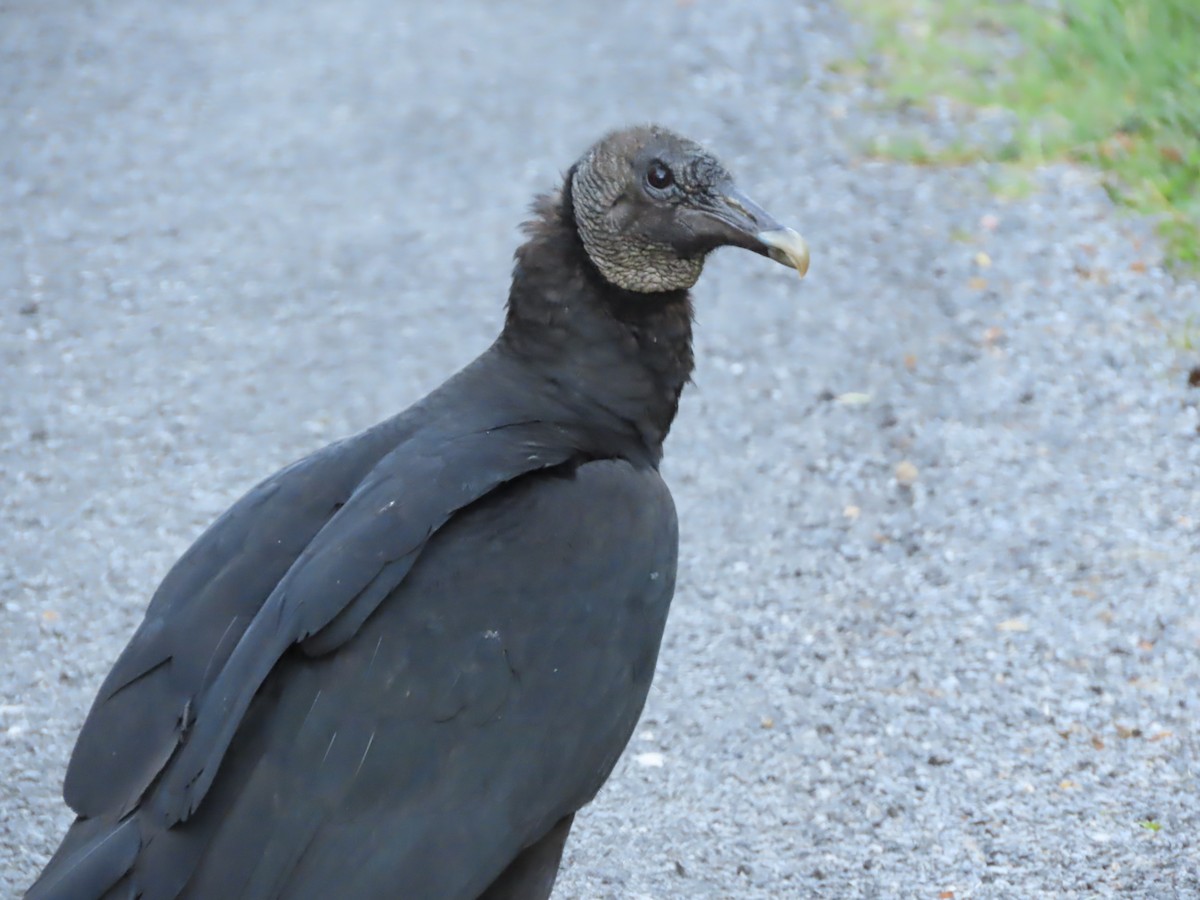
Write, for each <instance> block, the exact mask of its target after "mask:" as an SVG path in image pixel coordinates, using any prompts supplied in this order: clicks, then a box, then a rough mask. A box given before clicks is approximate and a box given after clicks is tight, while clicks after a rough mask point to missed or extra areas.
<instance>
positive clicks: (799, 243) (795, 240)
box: [757, 228, 809, 278]
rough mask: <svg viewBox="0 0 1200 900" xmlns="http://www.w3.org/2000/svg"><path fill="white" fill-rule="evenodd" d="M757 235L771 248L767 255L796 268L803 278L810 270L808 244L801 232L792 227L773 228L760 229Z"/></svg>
mask: <svg viewBox="0 0 1200 900" xmlns="http://www.w3.org/2000/svg"><path fill="white" fill-rule="evenodd" d="M757 237H758V239H759V240H760V241H762V243H764V244H766V245H767V246H768V247H769V248H770V249H769V250H768V251H767V255H768V256H770V257H771V259H773V260H775V262H777V263H782V264H783V265H785V266H790V267H791V268H793V269H795V270H796V271H797V272H799V273H800V277H801V278H803V277H804V276H805V274H806V273H807V272H808V261H809V254H808V244H807V242H805V240H804V238H802V237H801V236H800V234H799V232H797V231H794V230H792V229H791V228H773V229H771V230H770V231H760V232H759V233H758V235H757Z"/></svg>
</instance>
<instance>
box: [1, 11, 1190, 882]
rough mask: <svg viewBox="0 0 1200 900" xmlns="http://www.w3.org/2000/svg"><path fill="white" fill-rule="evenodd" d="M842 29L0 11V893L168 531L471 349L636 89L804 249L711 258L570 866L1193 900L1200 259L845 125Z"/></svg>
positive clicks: (560, 16)
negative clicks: (620, 664)
mask: <svg viewBox="0 0 1200 900" xmlns="http://www.w3.org/2000/svg"><path fill="white" fill-rule="evenodd" d="M853 39H854V31H853V29H852V27H851V24H850V23H849V22H848V21H847V19H846V18H845V16H844V14H843V13H842V12H841V11H840V10H839V8H837V7H836V6H834V5H830V4H829V3H826V2H824V0H811V2H806V3H796V2H782V0H780V2H748V3H738V4H733V3H725V4H718V3H713V2H708V0H694V2H685V0H679V2H668V0H654V2H646V0H641V2H614V3H610V4H594V3H587V2H582V0H578V2H568V0H559V2H555V3H549V2H534V0H528V2H520V3H515V2H514V3H494V2H493V3H484V2H474V0H461V2H453V3H443V4H433V3H426V4H416V3H405V4H388V3H383V2H378V0H336V2H335V0H310V2H307V3H305V4H302V5H296V4H260V3H253V2H250V0H241V2H227V0H214V2H209V3H205V4H172V5H169V6H163V5H162V4H160V3H152V2H149V0H112V2H108V3H104V4H82V3H68V2H65V0H16V2H9V3H0V86H2V87H3V93H2V94H0V320H2V327H0V544H2V546H3V549H2V551H0V624H2V630H0V684H2V692H0V894H2V895H3V896H16V895H18V894H19V892H20V891H21V889H22V888H23V887H24V886H26V885H27V884H28V883H29V881H30V880H31V879H32V878H33V876H34V875H35V873H36V872H37V870H38V868H39V866H40V865H41V864H42V863H43V862H44V860H45V859H46V858H47V856H48V855H49V853H50V852H51V850H52V849H53V847H54V846H55V845H56V843H57V841H58V839H59V836H60V835H61V833H62V831H63V830H64V829H65V827H66V825H67V822H68V820H69V816H68V814H67V812H66V810H65V807H64V806H63V804H62V803H61V801H60V799H59V786H60V783H61V778H62V774H63V770H64V766H65V764H66V760H67V757H68V754H69V752H70V748H71V745H72V742H73V739H74V735H75V733H76V731H77V729H78V727H79V725H80V724H81V722H82V719H83V715H84V713H85V712H86V709H87V706H88V704H89V703H90V701H91V698H92V695H93V693H94V691H95V690H96V688H97V687H98V685H99V682H100V680H101V678H102V676H103V675H104V673H105V672H106V671H107V669H108V667H109V666H110V665H111V663H112V662H113V660H114V659H115V657H116V655H117V653H118V652H119V650H120V649H121V647H122V646H123V644H124V642H125V640H126V639H127V637H128V635H129V634H130V633H131V632H132V630H133V628H134V627H135V625H136V624H137V622H138V621H139V619H140V616H141V612H142V610H143V608H144V606H145V603H146V601H147V599H148V597H149V594H150V592H151V590H152V589H153V588H154V586H155V585H156V584H157V582H158V580H159V579H160V578H161V577H162V575H163V574H164V573H165V571H166V569H167V567H168V566H169V565H170V563H171V562H173V561H174V559H175V558H176V557H177V556H178V555H179V554H180V553H181V552H182V551H183V550H184V549H185V548H186V547H187V545H188V544H189V543H190V542H191V541H192V540H193V539H194V538H195V537H196V536H197V534H198V533H199V532H200V530H201V529H202V528H203V527H204V526H205V525H206V524H207V523H208V522H209V521H210V520H211V519H212V518H213V517H214V516H215V515H216V514H217V513H219V512H220V511H221V510H222V509H224V508H225V507H226V506H227V505H228V504H229V503H230V502H231V501H233V500H234V499H235V498H236V497H237V496H239V495H240V494H241V493H242V492H243V491H244V490H245V489H247V488H248V487H249V486H250V485H251V484H253V483H254V482H256V481H257V480H259V478H260V477H262V476H264V475H265V474H267V473H269V472H271V471H273V470H274V469H275V468H277V467H278V466H280V465H282V464H284V463H286V462H288V461H290V460H291V459H293V458H295V457H297V456H299V455H301V454H304V453H306V452H308V451H309V450H311V449H314V448H316V447H318V446H320V445H321V444H323V443H325V442H327V441H329V440H332V439H334V438H337V437H339V436H341V435H345V434H347V433H349V432H352V431H355V430H357V429H360V428H362V427H365V426H366V425H368V424H370V423H373V422H375V421H377V420H378V419H380V418H383V417H385V416H387V415H390V414H391V413H393V412H394V411H396V410H398V409H400V408H402V407H404V406H406V405H407V404H408V403H410V402H411V401H413V400H415V399H416V398H418V397H419V396H421V395H422V394H423V393H424V392H425V391H427V390H428V389H430V388H431V387H433V386H434V385H436V384H437V383H439V382H440V381H441V380H442V379H443V378H444V377H445V376H446V375H447V374H449V373H450V372H452V371H454V370H455V369H456V368H457V367H458V366H460V365H461V364H463V363H465V362H466V361H467V360H469V359H470V358H472V357H473V356H474V355H475V354H476V353H477V352H478V351H480V350H481V349H482V348H483V347H485V346H486V345H487V343H489V342H490V340H491V337H492V336H493V335H494V333H495V332H496V330H497V329H498V327H499V324H500V321H501V316H502V306H503V300H504V296H505V292H506V290H507V283H508V273H509V269H510V265H511V263H510V259H511V253H512V250H513V248H514V247H515V245H516V243H517V241H518V235H517V232H516V225H517V224H518V222H520V221H521V219H522V218H523V217H524V214H525V209H526V206H527V203H528V201H529V199H530V197H531V196H532V194H533V193H534V192H536V191H539V190H542V189H545V188H547V187H549V186H551V185H552V184H553V183H554V182H555V181H556V180H557V178H558V177H559V173H560V172H561V171H562V170H563V169H564V168H565V167H566V166H567V165H568V164H569V163H570V162H571V161H572V160H573V159H574V157H575V156H576V155H577V154H578V153H579V152H580V151H581V150H582V149H583V148H584V147H585V146H586V145H587V144H589V143H590V142H591V141H592V140H593V139H594V138H595V137H597V136H598V135H599V134H600V133H602V132H603V131H605V130H607V129H608V128H609V127H611V126H615V125H619V124H623V123H628V122H632V121H639V120H656V121H661V122H662V123H664V124H667V125H670V126H672V127H675V128H677V129H679V130H681V131H683V132H685V133H687V134H689V135H692V136H695V137H698V138H700V139H703V140H705V141H706V142H708V143H709V144H710V145H711V146H712V147H713V148H714V149H716V150H717V151H718V152H719V153H720V154H721V155H722V156H723V157H724V158H725V161H726V162H727V163H728V164H729V165H730V167H731V168H732V169H733V170H734V171H735V172H736V173H737V174H738V175H739V178H740V181H741V183H742V185H743V186H744V187H745V189H746V190H747V192H748V193H750V194H751V195H752V196H755V197H757V198H758V199H760V201H761V202H762V203H763V204H764V205H765V206H767V207H768V208H769V209H770V210H771V211H772V212H774V214H775V215H776V216H777V217H779V218H780V219H781V220H783V221H785V222H789V223H791V224H794V225H795V226H797V227H798V228H799V229H800V230H801V231H803V232H804V233H805V234H806V235H807V236H808V238H809V240H810V243H811V244H812V248H813V267H812V271H811V273H810V275H809V278H808V280H807V281H806V282H805V283H804V284H803V285H801V284H800V283H798V282H797V281H796V280H795V278H794V275H792V276H789V273H788V272H787V271H786V270H784V269H782V268H780V267H778V266H773V265H770V264H768V263H765V262H764V261H762V260H760V259H757V258H755V257H751V256H748V255H747V254H743V253H736V252H732V251H731V252H727V253H724V254H718V256H717V258H716V259H714V260H713V261H712V262H711V263H710V266H709V271H708V272H707V273H706V276H705V278H704V279H702V280H701V283H700V286H699V288H698V290H697V292H696V300H697V319H698V326H697V354H698V357H699V368H698V371H697V374H696V378H695V381H696V383H695V385H694V386H693V387H692V388H691V389H690V390H689V391H688V392H687V393H686V395H685V398H684V405H683V412H682V414H681V416H680V419H679V420H678V422H677V423H676V426H675V429H674V432H673V436H672V438H671V440H670V441H669V442H668V446H667V460H666V462H665V464H664V473H665V475H666V477H667V480H668V482H669V483H670V484H671V485H672V486H673V489H674V492H675V496H676V500H677V504H678V506H679V511H680V518H681V527H682V551H681V561H680V583H679V590H678V593H677V596H676V602H675V607H674V609H673V611H672V619H671V622H670V625H669V627H668V633H667V638H666V642H665V645H664V648H663V652H662V657H661V663H660V667H659V673H658V678H657V681H656V684H655V688H654V690H653V692H652V694H651V698H650V702H649V705H648V707H647V710H646V713H645V716H644V719H643V722H642V724H641V726H640V727H639V729H638V732H637V733H636V735H635V737H634V740H633V742H632V743H631V745H630V748H629V751H628V752H627V753H626V755H625V757H624V759H623V761H622V762H621V764H620V765H619V766H618V768H617V770H616V772H615V773H614V776H613V778H612V780H611V781H610V783H609V785H608V786H607V787H606V789H605V790H604V791H603V792H602V793H601V795H600V797H599V798H598V800H597V802H596V803H595V804H594V805H593V806H592V807H590V808H589V809H587V810H586V811H585V812H584V813H583V814H582V815H581V816H580V817H579V819H578V821H577V824H576V827H575V833H574V835H573V836H572V838H571V842H570V844H569V846H568V850H567V854H566V858H565V866H564V873H563V876H562V878H561V880H560V884H559V888H558V890H557V892H556V895H555V896H556V898H583V900H594V898H609V897H612V898H674V897H689V898H710V897H711V898H728V897H737V898H743V897H744V898H782V897H809V896H812V897H818V896H820V897H864V898H875V897H928V898H947V897H954V898H968V897H973V898H991V897H996V898H1007V897H1022V898H1026V897H1094V896H1099V897H1106V896H1117V895H1120V896H1133V897H1155V898H1158V897H1195V896H1200V874H1198V858H1200V837H1198V835H1200V803H1198V802H1197V799H1198V792H1197V780H1196V779H1197V769H1198V767H1200V739H1198V735H1197V729H1196V722H1195V717H1196V715H1197V712H1198V710H1200V601H1198V600H1197V590H1198V588H1200V553H1198V552H1197V547H1198V545H1200V479H1198V478H1197V467H1198V465H1200V435H1198V433H1197V429H1198V423H1200V410H1198V406H1200V388H1198V387H1189V386H1188V375H1189V369H1190V368H1191V367H1192V366H1195V365H1197V363H1200V358H1197V355H1196V354H1195V352H1194V351H1189V350H1186V349H1183V348H1181V345H1182V344H1184V343H1186V341H1187V340H1188V338H1189V336H1191V337H1195V336H1196V332H1197V330H1198V329H1200V325H1198V324H1196V323H1197V322H1200V288H1198V286H1197V284H1196V282H1194V281H1187V280H1177V279H1173V278H1172V277H1171V276H1170V275H1168V274H1167V273H1166V272H1165V271H1164V269H1163V268H1162V266H1161V264H1160V251H1159V249H1158V247H1157V245H1156V244H1155V242H1154V240H1153V230H1152V228H1151V226H1150V225H1149V224H1147V223H1145V222H1139V221H1137V220H1130V219H1126V218H1123V217H1121V216H1120V215H1119V214H1118V213H1117V212H1116V211H1115V210H1114V209H1113V208H1112V206H1111V204H1110V203H1109V201H1108V199H1107V198H1106V195H1105V193H1104V191H1103V190H1102V189H1101V188H1100V186H1099V185H1098V182H1097V180H1096V178H1095V177H1094V176H1093V175H1092V174H1090V173H1088V172H1086V171H1082V170H1077V169H1073V168H1067V167H1061V168H1048V169H1045V170H1042V171H1040V172H1038V173H1037V174H1036V177H1035V186H1036V190H1034V192H1033V193H1032V194H1031V195H1030V196H1028V197H1026V198H1024V199H1021V200H1017V201H1007V202H1006V201H1000V200H997V199H995V197H994V196H993V194H992V192H991V191H990V190H989V183H990V180H991V178H992V177H993V175H994V173H993V172H992V171H991V170H990V169H989V168H988V167H987V166H985V165H979V166H968V167H965V168H958V169H947V170H939V169H931V168H914V167H908V166H902V165H892V164H885V163H880V162H872V161H870V160H868V159H866V158H865V154H864V151H863V148H864V147H867V146H870V144H871V142H872V141H873V140H874V139H875V138H877V137H878V136H879V135H880V134H887V133H890V132H891V131H892V130H894V129H896V128H897V127H901V126H903V127H910V126H914V125H915V126H920V125H922V120H921V118H920V114H919V113H916V112H895V111H889V110H888V109H886V108H885V107H883V106H882V105H881V104H880V103H878V102H877V101H878V99H879V98H877V97H875V96H874V95H873V94H872V93H871V91H870V90H868V89H867V88H865V87H863V86H861V85H859V84H856V83H855V82H854V81H853V79H852V78H850V77H849V76H843V75H835V74H832V73H831V69H830V63H832V62H833V61H835V60H837V59H839V58H844V57H846V56H848V55H849V54H851V53H852V52H853V43H852V42H853ZM928 124H930V126H931V127H936V128H938V129H942V130H945V129H946V128H953V129H962V130H964V131H965V132H970V131H971V130H972V129H973V128H977V127H982V126H981V125H979V123H972V122H971V121H969V120H956V121H950V122H947V121H936V122H931V123H928ZM1189 316H1190V317H1192V324H1190V325H1189V324H1188V323H1189ZM1195 379H1196V380H1200V371H1198V372H1197V375H1196V376H1195Z"/></svg>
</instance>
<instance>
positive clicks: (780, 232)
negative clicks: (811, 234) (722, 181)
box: [704, 184, 808, 278]
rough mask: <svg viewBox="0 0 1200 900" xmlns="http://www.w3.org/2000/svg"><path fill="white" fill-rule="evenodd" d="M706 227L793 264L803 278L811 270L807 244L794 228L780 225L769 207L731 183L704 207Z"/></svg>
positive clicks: (731, 241) (728, 239)
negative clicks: (765, 206)
mask: <svg viewBox="0 0 1200 900" xmlns="http://www.w3.org/2000/svg"><path fill="white" fill-rule="evenodd" d="M704 216H705V218H706V219H707V222H706V227H705V230H713V231H715V232H716V234H715V235H714V237H715V238H716V239H717V241H718V242H719V243H720V244H729V245H732V246H734V247H742V248H744V249H746V250H753V251H754V252H755V253H761V254H762V255H763V256H769V257H770V258H771V259H773V260H775V262H777V263H781V264H782V265H785V266H790V267H791V268H793V269H795V270H796V271H797V272H799V273H800V277H801V278H803V277H804V274H805V273H806V272H807V271H808V244H807V243H805V241H804V238H802V237H801V236H800V234H799V233H798V232H796V231H794V230H793V229H791V228H786V227H785V226H783V225H780V224H779V223H778V222H776V221H775V219H773V218H772V217H771V215H770V214H769V213H767V211H766V210H764V209H763V208H762V207H761V206H759V205H758V204H757V203H755V202H754V201H753V200H751V199H750V198H749V197H747V196H746V195H745V194H743V193H742V192H741V191H739V190H738V189H737V188H736V187H734V186H733V185H731V184H727V185H725V186H724V187H723V188H721V189H719V190H718V191H717V192H716V193H715V196H714V197H713V200H712V204H711V205H710V206H707V207H706V208H705V209H704Z"/></svg>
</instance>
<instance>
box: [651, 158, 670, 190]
mask: <svg viewBox="0 0 1200 900" xmlns="http://www.w3.org/2000/svg"><path fill="white" fill-rule="evenodd" d="M674 183H675V175H674V173H672V172H671V170H670V169H668V168H667V167H666V166H665V165H664V164H663V163H660V162H659V161H658V160H655V161H654V162H652V163H650V169H649V171H647V172H646V184H648V185H650V187H652V188H654V189H655V190H659V191H664V190H666V189H667V188H669V187H670V186H671V185H673V184H674Z"/></svg>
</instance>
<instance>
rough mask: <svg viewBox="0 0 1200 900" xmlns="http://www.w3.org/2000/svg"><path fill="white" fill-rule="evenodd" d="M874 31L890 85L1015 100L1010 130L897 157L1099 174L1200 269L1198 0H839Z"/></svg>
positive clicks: (927, 93) (893, 152)
mask: <svg viewBox="0 0 1200 900" xmlns="http://www.w3.org/2000/svg"><path fill="white" fill-rule="evenodd" d="M846 2H847V4H848V6H849V7H850V9H851V11H852V12H853V13H855V14H856V16H857V17H858V18H859V20H860V21H862V22H864V23H866V24H867V25H868V26H869V27H871V29H872V30H873V32H874V34H875V49H876V51H877V52H878V54H879V55H880V56H881V57H882V59H883V63H884V66H883V77H884V79H885V82H886V85H887V88H888V91H889V92H890V93H891V95H892V96H893V97H894V98H895V99H897V100H899V101H903V102H916V103H924V102H927V101H929V100H930V99H931V98H933V97H945V98H950V99H953V100H957V101H959V102H962V103H965V104H969V105H971V106H974V107H987V106H1000V107H1004V108H1006V109H1009V110H1012V111H1013V113H1015V114H1016V117H1017V120H1018V122H1019V127H1018V129H1017V134H1016V136H1015V138H1014V140H1013V141H1012V142H1011V143H1009V144H1006V145H1004V146H998V147H990V148H989V147H972V148H952V149H951V152H944V151H939V152H937V153H935V152H932V151H929V150H926V149H922V148H921V146H920V142H919V141H916V140H914V139H912V138H906V139H904V140H902V141H899V142H898V147H897V148H889V147H882V148H881V147H876V148H873V149H874V150H875V151H876V152H881V153H884V154H886V155H889V156H892V157H893V158H899V159H908V160H909V161H913V162H918V163H922V164H939V163H941V164H945V163H952V162H955V161H966V160H967V159H971V158H974V159H980V158H983V159H990V160H994V161H999V162H1007V163H1016V164H1018V165H1021V164H1038V163H1044V162H1048V161H1052V160H1062V159H1070V160H1075V161H1080V162H1087V163H1092V164H1095V165H1097V166H1099V167H1100V168H1101V169H1103V170H1104V171H1105V172H1106V173H1107V174H1108V178H1107V185H1108V188H1109V191H1110V193H1111V194H1112V196H1113V197H1114V198H1115V199H1116V200H1117V201H1118V202H1120V203H1123V204H1125V205H1127V206H1129V207H1131V208H1133V209H1135V210H1138V211H1140V212H1145V213H1151V214H1154V215H1156V216H1158V217H1159V219H1160V222H1161V229H1162V234H1163V237H1164V238H1165V240H1166V243H1167V246H1168V249H1169V252H1170V253H1171V256H1172V257H1173V258H1174V259H1175V260H1177V261H1179V262H1181V263H1183V264H1185V265H1187V266H1190V267H1193V268H1196V267H1200V0H1062V2H1061V4H1060V7H1061V11H1060V12H1054V11H1053V10H1052V9H1047V8H1044V7H1043V6H1036V5H1034V4H1033V3H1031V2H1029V0H977V2H970V0H846Z"/></svg>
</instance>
